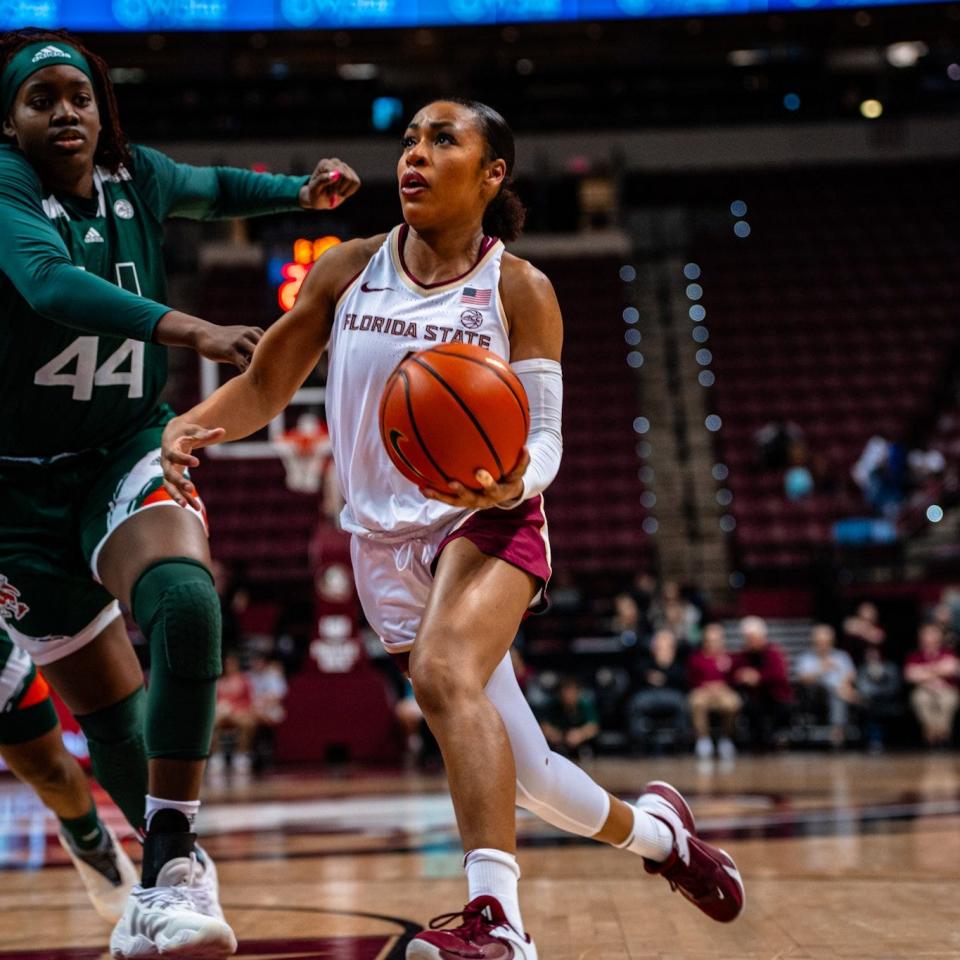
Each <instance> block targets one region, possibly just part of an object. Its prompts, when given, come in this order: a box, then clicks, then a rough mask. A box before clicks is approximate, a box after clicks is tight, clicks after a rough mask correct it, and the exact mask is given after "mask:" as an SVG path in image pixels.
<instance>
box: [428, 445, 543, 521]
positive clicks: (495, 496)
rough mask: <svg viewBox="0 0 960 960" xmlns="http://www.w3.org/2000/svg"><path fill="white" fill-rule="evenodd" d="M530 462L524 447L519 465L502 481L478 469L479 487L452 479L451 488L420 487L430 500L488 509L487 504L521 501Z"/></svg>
mask: <svg viewBox="0 0 960 960" xmlns="http://www.w3.org/2000/svg"><path fill="white" fill-rule="evenodd" d="M529 465H530V454H529V453H527V449H526V447H524V449H523V452H522V453H521V454H520V459H519V460H518V461H517V465H516V466H515V467H514V468H513V469H512V470H511V471H510V472H509V473H508V474H507V475H506V476H505V477H503V478H502V479H501V480H500V481H499V483H498V482H497V481H496V480H494V479H493V477H492V476H491V475H490V474H489V473H488V472H487V471H486V470H478V471H477V472H476V478H477V483H478V484H479V485H480V489H479V490H471V489H470V488H469V487H466V486H464V485H463V484H462V483H458V482H457V481H456V480H453V481H451V482H450V483H449V484H448V486H449V490H437V489H435V488H433V487H421V488H420V492H421V493H422V494H423V495H424V496H425V497H426V498H427V499H428V500H440V501H441V502H442V503H449V504H450V506H451V507H462V508H463V509H465V510H486V509H487V508H488V507H495V506H497V505H498V504H502V503H510V502H511V501H513V500H519V499H520V497H522V496H523V475H524V474H525V473H526V472H527V467H528V466H529Z"/></svg>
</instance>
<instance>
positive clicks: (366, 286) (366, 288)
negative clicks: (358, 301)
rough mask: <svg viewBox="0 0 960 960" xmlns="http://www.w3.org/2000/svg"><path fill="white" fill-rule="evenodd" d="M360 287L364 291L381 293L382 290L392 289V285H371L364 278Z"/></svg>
mask: <svg viewBox="0 0 960 960" xmlns="http://www.w3.org/2000/svg"><path fill="white" fill-rule="evenodd" d="M360 289H361V290H362V291H363V292H364V293H381V292H382V291H384V290H393V287H371V286H370V285H369V284H368V283H367V281H366V280H364V281H363V283H361V284H360Z"/></svg>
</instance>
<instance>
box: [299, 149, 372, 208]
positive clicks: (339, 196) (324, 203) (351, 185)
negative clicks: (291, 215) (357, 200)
mask: <svg viewBox="0 0 960 960" xmlns="http://www.w3.org/2000/svg"><path fill="white" fill-rule="evenodd" d="M359 189H360V178H359V177H358V176H357V174H356V172H355V171H354V169H353V167H351V166H350V165H349V164H347V163H344V162H343V161H342V160H338V159H336V158H334V159H332V160H321V161H320V162H319V163H318V164H317V165H316V167H315V168H314V171H313V173H311V174H310V179H309V180H308V181H307V183H305V184H304V185H303V186H302V187H301V188H300V206H301V207H303V208H304V209H306V210H332V209H333V208H334V207H339V206H340V204H341V203H343V201H344V200H346V199H347V197H351V196H353V194H355V193H356V192H357V191H358V190H359Z"/></svg>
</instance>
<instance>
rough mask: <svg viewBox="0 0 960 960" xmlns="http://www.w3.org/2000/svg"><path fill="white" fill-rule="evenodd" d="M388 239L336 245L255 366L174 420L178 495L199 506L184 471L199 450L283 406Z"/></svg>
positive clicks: (169, 466)
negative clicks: (340, 305) (343, 301)
mask: <svg viewBox="0 0 960 960" xmlns="http://www.w3.org/2000/svg"><path fill="white" fill-rule="evenodd" d="M382 242H383V237H373V238H371V239H368V240H351V241H350V242H348V243H344V244H341V245H340V246H337V247H333V248H332V249H330V250H328V251H327V252H326V253H325V254H324V255H323V256H322V257H321V258H320V259H319V260H318V261H317V262H316V264H314V266H313V268H312V269H311V271H310V272H309V273H308V274H307V278H306V280H304V282H303V286H302V287H301V289H300V293H299V294H298V296H297V300H296V303H295V304H294V305H293V308H292V309H291V310H289V311H288V312H287V313H285V314H284V315H283V316H282V317H280V319H279V320H277V322H276V323H274V324H273V325H272V326H271V327H270V329H269V330H268V331H267V332H266V333H265V334H264V336H263V339H262V340H261V341H260V345H259V346H258V347H257V352H256V353H255V354H254V357H253V362H252V363H251V364H250V367H249V369H248V370H247V371H246V372H245V373H244V374H242V375H241V376H239V377H234V378H233V379H232V380H229V381H228V382H227V383H225V384H223V385H222V386H221V387H220V388H219V389H217V390H215V391H214V392H213V393H212V394H210V396H209V397H207V398H206V399H205V400H202V401H201V402H200V403H198V404H197V405H196V406H195V407H194V408H193V409H192V410H188V411H187V412H186V413H184V414H182V415H181V416H179V417H175V418H174V419H173V420H171V421H170V423H168V424H167V427H166V429H165V430H164V431H163V442H162V447H163V451H162V463H163V476H164V485H165V486H166V488H167V491H168V492H169V493H170V495H171V496H172V497H173V498H174V500H176V501H177V503H179V504H180V505H181V506H183V505H185V504H190V505H191V506H194V507H197V508H199V503H198V501H197V500H196V498H195V496H194V489H193V486H192V484H191V483H190V481H189V479H188V478H187V477H186V476H185V475H184V470H185V469H186V468H187V467H196V466H198V465H199V463H200V461H199V460H197V458H196V457H195V456H193V454H192V452H191V451H193V450H195V449H197V448H199V447H206V446H210V445H211V444H214V443H221V442H223V441H226V440H239V439H240V438H242V437H246V436H249V435H250V434H251V433H256V431H257V430H260V429H262V428H263V427H265V426H266V425H267V424H268V423H269V422H270V421H271V420H272V419H273V418H274V417H276V416H277V415H278V414H279V413H281V412H282V411H283V409H284V407H286V405H287V404H288V403H289V402H290V400H291V398H292V397H293V395H294V394H295V393H296V392H297V390H298V389H299V388H300V387H301V385H302V384H303V382H304V380H306V379H307V377H308V376H310V373H311V372H312V370H313V368H314V367H315V366H316V365H317V363H318V362H319V360H320V357H321V355H322V354H323V351H324V350H325V349H326V347H327V343H328V341H329V339H330V331H331V330H332V325H333V319H334V314H335V312H336V306H337V300H338V299H339V297H340V296H341V294H342V293H343V291H344V290H345V288H346V287H347V286H348V285H349V284H350V282H351V281H352V280H353V279H355V278H356V276H357V274H359V272H360V271H361V270H363V268H364V267H365V266H366V265H367V263H368V262H369V260H370V257H371V256H372V255H373V253H374V251H375V250H376V249H377V247H379V246H380V244H381V243H382Z"/></svg>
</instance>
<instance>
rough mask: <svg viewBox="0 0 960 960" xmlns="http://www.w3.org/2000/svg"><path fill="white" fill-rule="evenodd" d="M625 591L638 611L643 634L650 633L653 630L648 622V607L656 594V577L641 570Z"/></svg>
mask: <svg viewBox="0 0 960 960" xmlns="http://www.w3.org/2000/svg"><path fill="white" fill-rule="evenodd" d="M627 592H628V593H629V594H630V596H631V597H633V600H634V602H635V603H636V605H637V609H638V610H639V611H640V617H641V621H642V623H643V633H644V634H645V635H648V634H650V633H651V632H652V631H653V626H652V625H651V623H650V609H651V607H652V606H653V601H654V598H655V597H656V595H657V580H656V578H655V577H654V576H653V574H651V573H647V571H646V570H641V571H640V572H639V573H637V574H636V575H635V576H634V578H633V583H632V584H631V585H630V587H629V589H628V590H627Z"/></svg>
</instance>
